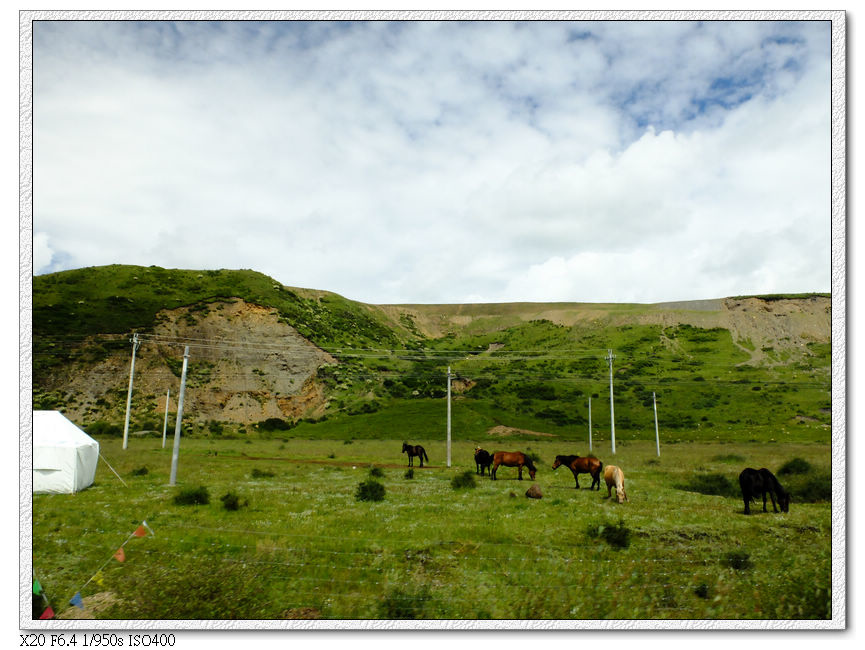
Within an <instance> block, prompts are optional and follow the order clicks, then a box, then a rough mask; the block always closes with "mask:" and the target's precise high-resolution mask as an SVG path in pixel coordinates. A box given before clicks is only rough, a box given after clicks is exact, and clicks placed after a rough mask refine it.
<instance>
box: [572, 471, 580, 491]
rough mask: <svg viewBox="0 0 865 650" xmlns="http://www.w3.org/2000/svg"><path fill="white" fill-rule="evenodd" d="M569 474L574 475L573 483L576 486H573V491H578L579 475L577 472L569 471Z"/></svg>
mask: <svg viewBox="0 0 865 650" xmlns="http://www.w3.org/2000/svg"><path fill="white" fill-rule="evenodd" d="M571 472H572V473H573V475H574V483H575V484H576V485H575V486H574V489H575V490H579V489H580V478H579V476H580V473H579V472H575V471H574V470H571Z"/></svg>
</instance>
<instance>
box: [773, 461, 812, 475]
mask: <svg viewBox="0 0 865 650" xmlns="http://www.w3.org/2000/svg"><path fill="white" fill-rule="evenodd" d="M810 471H811V463H809V462H808V461H807V460H804V459H802V458H793V459H792V460H788V461H787V462H786V463H784V464H783V465H781V469H779V470H778V474H780V475H784V474H807V473H808V472H810Z"/></svg>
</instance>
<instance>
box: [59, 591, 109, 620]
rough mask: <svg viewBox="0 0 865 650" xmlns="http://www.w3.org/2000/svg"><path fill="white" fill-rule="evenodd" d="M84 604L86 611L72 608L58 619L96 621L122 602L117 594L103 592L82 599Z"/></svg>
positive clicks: (61, 613) (63, 612)
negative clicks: (101, 614) (100, 615)
mask: <svg viewBox="0 0 865 650" xmlns="http://www.w3.org/2000/svg"><path fill="white" fill-rule="evenodd" d="M81 601H82V603H83V604H84V609H81V608H80V607H75V606H72V607H70V608H69V609H67V610H64V611H62V612H60V613H59V614H58V615H57V618H61V619H66V620H90V619H95V618H97V617H98V615H99V614H100V613H102V612H104V611H106V610H107V609H109V608H110V607H112V606H113V605H116V604H117V603H119V602H121V601H120V598H118V597H117V595H116V594H114V593H112V592H110V591H102V592H100V593H98V594H93V595H92V596H86V597H84V598H82V599H81Z"/></svg>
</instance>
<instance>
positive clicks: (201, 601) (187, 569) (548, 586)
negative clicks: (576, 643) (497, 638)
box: [33, 437, 831, 619]
mask: <svg viewBox="0 0 865 650" xmlns="http://www.w3.org/2000/svg"><path fill="white" fill-rule="evenodd" d="M100 442H101V444H102V449H101V451H102V454H103V455H104V456H105V457H106V458H107V459H108V460H109V462H111V464H112V466H113V467H114V468H115V469H116V470H117V471H118V472H119V473H120V475H121V476H123V477H124V480H125V481H126V483H127V486H128V487H124V486H123V485H122V484H121V483H120V481H118V480H117V478H116V477H115V476H114V475H113V474H112V473H111V472H110V471H109V470H108V469H107V468H106V466H105V465H104V464H103V463H100V465H99V469H98V470H97V476H96V482H95V484H94V485H93V486H92V487H90V488H88V489H87V490H85V491H83V492H81V493H79V494H77V495H75V496H67V495H36V496H34V500H33V557H34V570H35V572H36V574H37V575H38V576H39V579H40V582H41V583H42V585H43V586H44V588H45V590H46V592H47V593H48V596H49V599H50V601H51V604H52V606H53V607H54V608H55V610H57V611H61V612H62V610H64V609H66V608H67V607H68V605H67V603H68V600H69V598H70V597H71V596H72V595H73V594H74V593H75V592H76V591H78V590H82V595H83V596H84V598H85V602H86V599H87V598H88V597H90V596H93V595H94V594H97V593H102V592H110V593H111V594H113V595H114V596H115V597H116V598H118V601H117V604H116V605H114V606H113V607H112V608H110V609H106V610H99V611H98V612H95V615H96V616H97V618H118V619H146V618H155V619H160V618H168V619H171V618H193V619H209V618H217V619H220V618H222V619H229V618H231V619H282V618H298V617H301V616H316V617H320V618H325V619H327V618H334V619H359V618H442V619H485V618H494V619H549V618H554V619H560V618H561V619H569V618H574V619H703V618H712V619H776V618H777V619H790V618H806V619H810V618H825V617H827V616H828V615H829V614H830V612H829V605H830V598H829V589H830V578H831V575H830V559H831V558H830V539H831V538H830V530H831V507H830V505H829V504H828V503H826V502H815V503H804V502H798V501H797V500H796V498H795V495H794V499H793V502H792V504H791V508H790V512H789V513H787V514H778V515H775V514H772V513H769V514H763V513H762V512H756V513H755V514H754V515H752V516H751V517H745V516H744V515H742V508H743V505H742V503H741V499H740V498H739V497H734V496H729V497H725V496H717V495H704V494H700V493H698V492H691V491H685V490H681V489H679V488H677V487H676V486H677V485H681V484H684V483H687V482H688V481H689V479H690V477H692V476H693V475H694V474H695V473H718V474H723V475H725V476H727V477H728V478H729V479H730V480H731V481H735V478H736V476H738V472H739V471H741V467H740V466H739V465H735V464H732V463H730V462H728V460H725V458H729V457H731V456H740V457H742V458H744V459H746V462H745V464H746V465H750V466H754V467H768V468H770V469H772V470H773V471H774V470H777V468H778V467H780V466H781V465H782V464H783V463H784V462H786V461H789V460H791V459H794V458H808V459H809V463H810V464H811V465H812V466H813V470H812V475H820V474H821V473H822V474H824V475H825V474H827V473H828V471H829V448H828V446H827V445H823V444H815V443H808V444H804V443H803V444H799V443H780V442H779V443H776V444H754V443H748V442H737V443H728V444H719V443H706V442H701V443H681V444H675V445H666V444H665V445H664V446H662V448H661V453H662V456H661V457H660V458H657V457H656V455H655V449H654V444H653V443H648V442H642V441H633V442H626V443H625V444H624V445H621V446H618V447H617V452H618V453H617V454H616V455H615V456H613V455H611V454H610V453H609V447H608V446H600V445H599V446H596V447H595V454H596V455H597V456H598V457H599V458H601V460H603V461H604V463H605V464H611V463H614V464H616V465H619V466H620V467H622V468H623V470H624V473H625V482H626V489H627V492H628V496H629V497H630V502H628V503H625V504H621V505H620V504H617V503H616V502H615V499H607V498H606V490H604V489H602V490H601V491H600V492H598V491H590V490H587V489H583V490H575V489H574V488H573V479H572V477H571V475H570V474H569V473H567V474H562V473H561V472H553V471H552V470H551V469H550V467H549V464H544V465H540V466H539V467H538V475H537V478H536V482H537V483H538V484H539V486H540V487H541V489H542V490H543V493H544V496H545V498H544V499H539V500H534V499H527V498H525V497H524V496H523V493H524V492H525V488H526V487H528V485H529V484H530V483H531V482H529V481H523V482H522V483H520V482H518V481H517V480H516V470H515V469H511V468H504V467H502V468H500V469H499V472H498V478H499V480H498V481H495V482H493V481H490V480H489V479H486V478H484V479H480V478H479V477H478V480H477V487H476V488H475V489H471V490H464V489H463V490H454V489H453V488H452V486H451V484H452V480H453V479H454V478H455V477H457V476H459V475H460V474H462V473H463V472H466V471H468V470H471V471H472V472H473V471H474V462H473V444H472V443H471V442H469V441H457V442H455V443H454V445H453V450H452V458H453V466H452V467H451V468H447V467H445V462H444V459H445V452H446V450H445V444H444V443H443V442H442V440H441V437H437V438H420V437H412V442H415V443H420V444H422V445H424V447H426V449H427V451H428V453H429V455H430V463H429V465H428V466H426V464H425V467H424V468H423V469H421V468H419V467H415V468H414V472H413V475H414V478H413V480H405V477H404V475H403V472H404V471H405V469H406V465H407V461H406V458H405V456H404V455H402V454H400V452H399V450H400V448H401V444H402V438H401V437H400V438H395V439H391V440H372V439H358V440H355V441H354V443H353V444H350V445H346V444H344V442H343V440H320V439H317V440H309V439H303V438H292V439H288V440H286V441H281V440H259V441H254V442H252V443H251V444H246V443H242V442H239V441H218V442H217V441H211V440H194V439H185V440H184V441H183V443H182V446H181V454H180V461H179V467H178V486H177V487H170V486H169V485H168V480H169V470H170V462H171V450H170V449H162V448H161V444H160V441H158V440H155V439H153V440H150V439H144V440H134V441H131V442H130V446H129V449H127V450H126V451H124V450H122V449H121V444H120V441H118V440H116V439H113V438H105V439H102V440H101V441H100ZM529 446H530V447H531V448H532V451H533V452H534V453H537V454H538V455H539V456H540V457H541V458H545V459H552V458H554V457H555V455H556V454H558V453H570V452H571V450H572V448H573V447H574V445H572V444H567V443H563V442H562V441H557V440H542V441H538V440H533V441H532V442H531V443H526V442H521V441H519V440H514V439H509V438H505V439H502V440H495V441H485V447H486V448H487V449H490V450H491V451H494V450H496V449H524V450H525V449H526V448H527V447H529ZM214 450H218V455H214V454H213V453H212V452H213V451H214ZM253 458H254V459H256V460H253ZM371 465H373V466H376V467H383V468H384V469H385V471H384V476H383V477H381V478H380V479H378V480H379V481H380V482H381V484H382V485H383V486H384V487H385V490H386V496H385V498H384V500H382V501H377V502H372V501H358V500H356V498H355V495H356V490H357V487H358V485H359V484H360V483H362V482H364V481H366V480H368V479H369V477H370V471H369V470H370V466H371ZM142 466H146V467H148V468H149V472H148V473H147V474H138V475H134V474H133V470H134V469H135V468H139V467H142ZM743 466H744V465H743ZM389 468H390V469H389ZM256 469H258V470H259V471H258V472H255V471H254V470H256ZM253 476H254V478H253ZM801 476H803V477H805V476H808V475H801ZM785 484H786V483H785ZM199 486H203V487H205V488H206V489H207V490H208V491H209V493H210V494H213V495H225V494H235V495H238V496H239V497H240V499H241V500H242V504H243V506H242V507H240V508H238V509H236V510H229V509H226V508H225V507H224V505H223V502H222V500H221V499H212V500H211V501H210V502H209V503H207V504H202V505H197V506H194V507H190V506H181V505H175V504H174V503H173V497H174V496H175V494H177V493H178V492H179V491H182V490H188V489H190V488H198V487H199ZM512 494H516V495H517V496H516V497H513V496H511V495H512ZM142 520H146V521H147V522H148V524H149V525H150V527H151V528H152V529H153V531H154V533H155V535H153V536H147V537H144V538H141V539H139V538H132V539H130V540H129V541H127V542H126V544H125V547H124V548H125V552H126V561H125V562H124V563H122V564H121V563H119V562H116V561H114V560H112V561H111V562H109V563H108V564H107V565H106V566H105V568H104V569H103V570H102V572H101V574H100V576H99V580H98V581H97V580H93V581H90V582H89V583H88V580H89V579H90V578H91V577H92V576H94V574H95V573H96V572H97V570H98V569H99V568H100V567H101V566H102V565H103V563H105V562H106V561H107V560H109V559H110V558H111V556H112V555H113V553H114V552H115V550H116V549H117V547H118V546H119V545H120V544H122V543H124V540H127V539H128V538H129V535H130V534H131V532H132V531H133V530H135V528H136V527H137V526H138V525H139V524H140V523H141V521H142ZM606 531H609V532H606ZM100 583H101V584H100ZM85 584H86V587H85V586H84V585H85ZM610 585H616V588H615V589H611V588H610Z"/></svg>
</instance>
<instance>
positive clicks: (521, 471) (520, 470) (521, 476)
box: [517, 465, 523, 481]
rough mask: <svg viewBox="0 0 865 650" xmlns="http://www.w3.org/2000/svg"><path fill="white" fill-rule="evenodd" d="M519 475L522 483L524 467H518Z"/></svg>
mask: <svg viewBox="0 0 865 650" xmlns="http://www.w3.org/2000/svg"><path fill="white" fill-rule="evenodd" d="M517 475H518V476H519V479H520V480H521V481H522V480H523V466H522V465H518V466H517Z"/></svg>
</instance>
